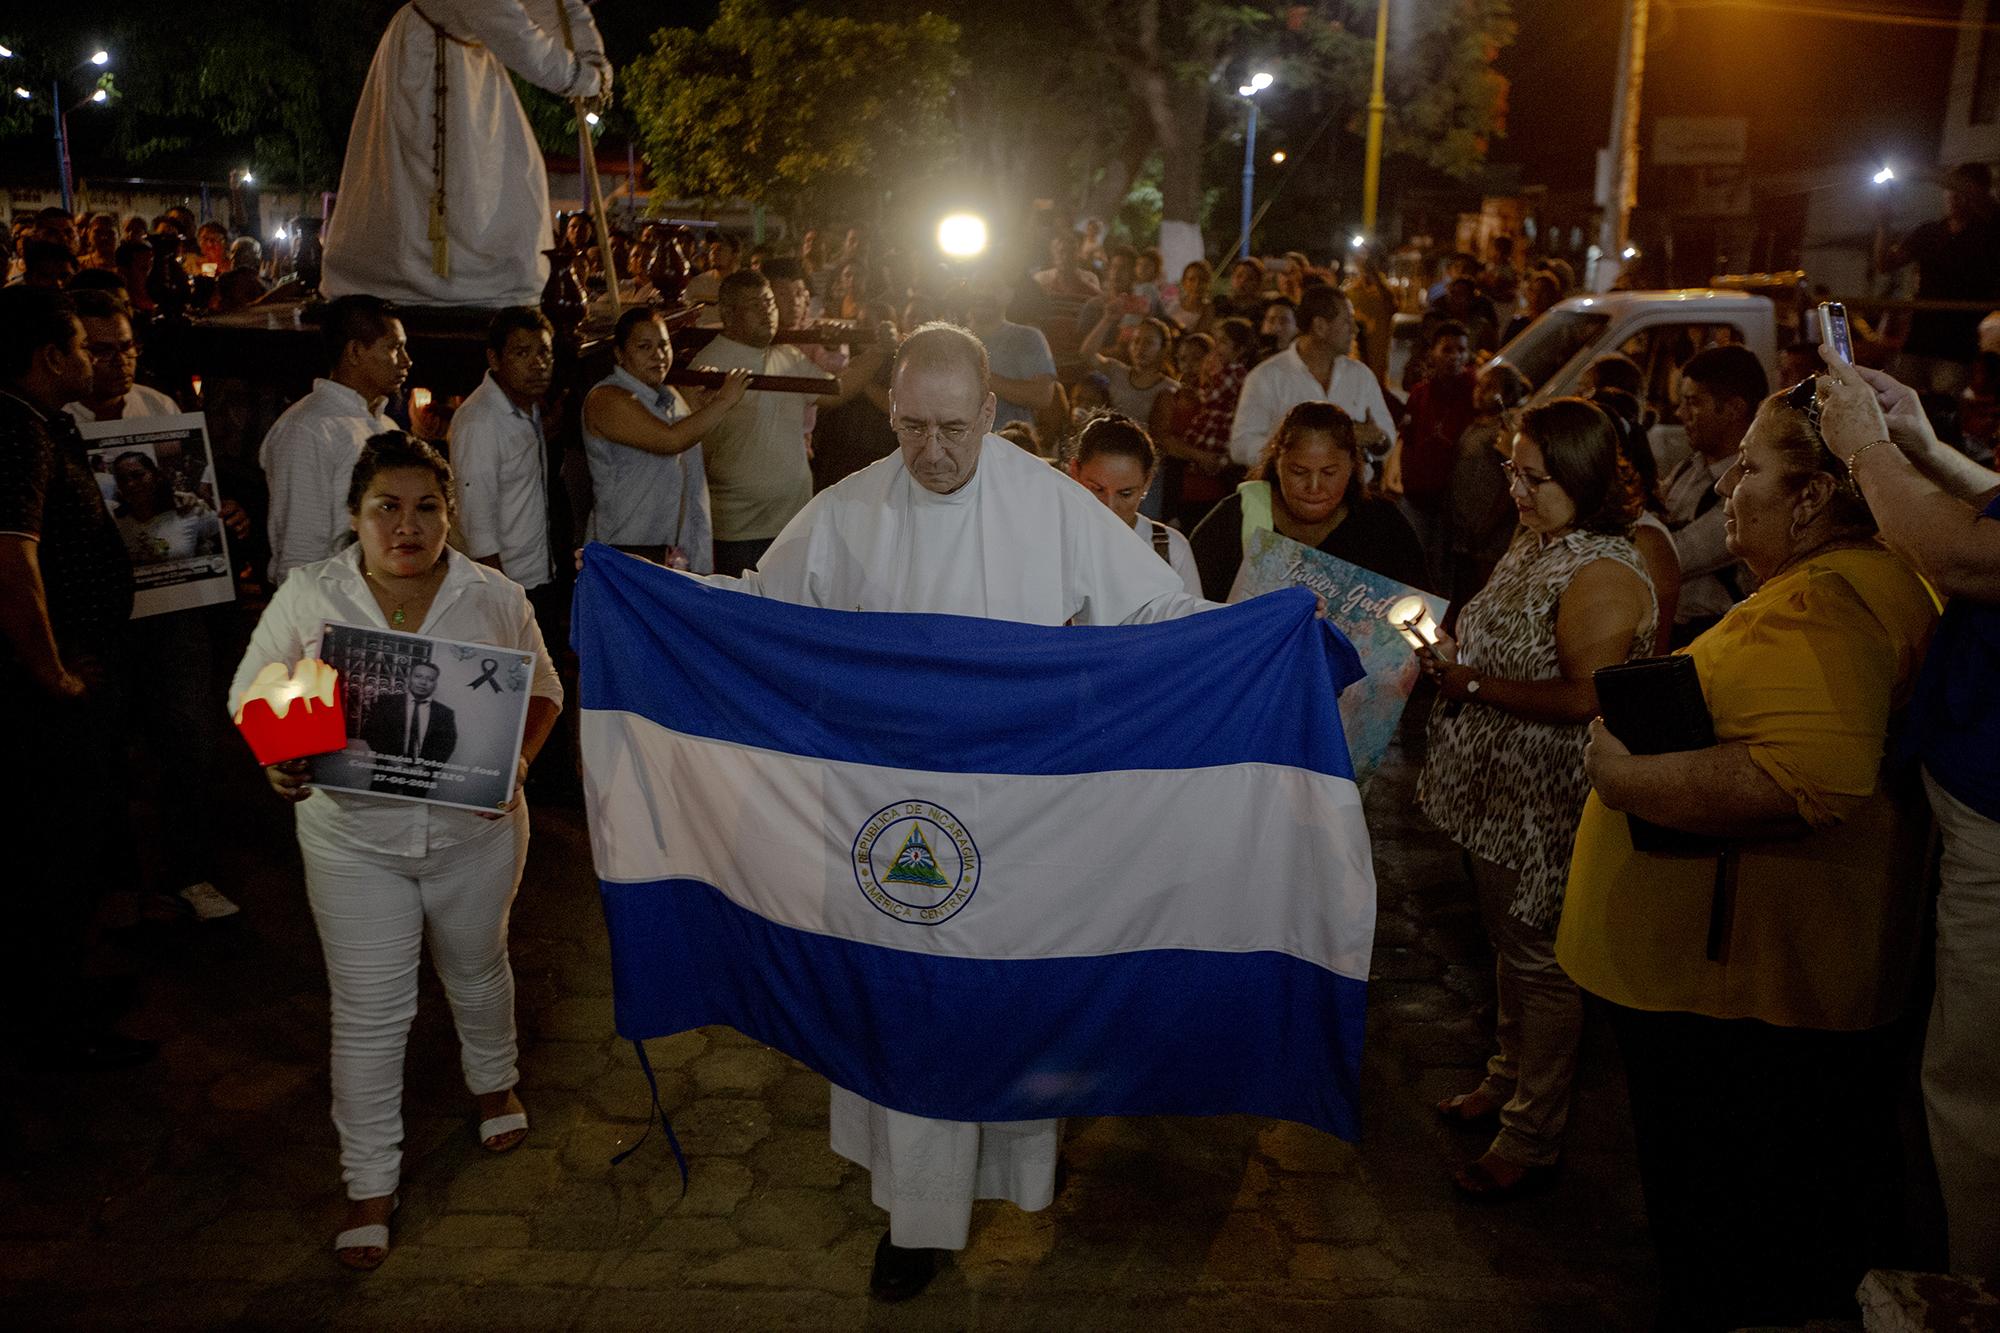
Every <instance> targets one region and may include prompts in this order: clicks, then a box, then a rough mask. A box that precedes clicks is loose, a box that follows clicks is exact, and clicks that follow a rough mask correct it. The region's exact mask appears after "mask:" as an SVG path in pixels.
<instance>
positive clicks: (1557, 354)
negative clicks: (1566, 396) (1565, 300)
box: [1500, 310, 1611, 389]
mask: <svg viewBox="0 0 2000 1333" xmlns="http://www.w3.org/2000/svg"><path fill="white" fill-rule="evenodd" d="M1610 322H1611V316H1609V315H1605V314H1599V313H1598V312H1596V311H1592V310H1551V311H1549V312H1548V313H1547V314H1546V315H1543V316H1542V317H1541V318H1540V319H1538V320H1536V321H1535V322H1534V323H1532V324H1530V325H1529V326H1528V327H1527V328H1525V329H1523V330H1522V331H1521V333H1520V335H1519V336H1518V337H1516V338H1515V339H1514V341H1512V342H1510V343H1508V344H1507V345H1506V346H1505V347H1503V348H1501V349H1500V359H1501V360H1502V361H1505V362H1506V363H1507V364H1508V365H1510V366H1512V367H1514V369H1516V370H1518V371H1520V372H1521V373H1522V374H1523V375H1525V376H1527V378H1528V384H1529V386H1530V387H1532V388H1536V389H1539V388H1541V387H1542V386H1543V385H1544V384H1547V383H1548V382H1549V379H1550V377H1551V376H1553V375H1554V374H1555V373H1556V372H1557V371H1559V370H1561V369H1562V368H1563V367H1564V366H1566V365H1568V364H1569V362H1570V358H1571V357H1573V356H1575V355H1576V354H1577V353H1578V352H1581V351H1582V350H1583V349H1584V348H1586V347H1588V346H1590V345H1591V344H1592V343H1594V342H1596V341H1597V339H1598V335H1600V334H1601V333H1603V332H1604V326H1605V325H1606V324H1609V323H1610Z"/></svg>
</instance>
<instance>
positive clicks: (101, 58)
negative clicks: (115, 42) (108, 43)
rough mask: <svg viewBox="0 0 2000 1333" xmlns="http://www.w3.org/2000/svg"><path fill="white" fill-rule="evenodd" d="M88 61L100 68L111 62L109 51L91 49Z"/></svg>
mask: <svg viewBox="0 0 2000 1333" xmlns="http://www.w3.org/2000/svg"><path fill="white" fill-rule="evenodd" d="M90 63H91V64H93V65H96V66H97V67H98V68H99V69H102V68H103V67H104V66H106V65H108V64H110V63H111V53H110V52H109V51H105V50H97V51H92V52H91V53H90Z"/></svg>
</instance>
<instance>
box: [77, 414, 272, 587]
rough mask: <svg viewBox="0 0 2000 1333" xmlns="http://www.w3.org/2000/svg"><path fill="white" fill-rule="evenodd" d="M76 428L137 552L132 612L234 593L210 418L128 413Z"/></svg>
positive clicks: (128, 547)
mask: <svg viewBox="0 0 2000 1333" xmlns="http://www.w3.org/2000/svg"><path fill="white" fill-rule="evenodd" d="M77 430H78V432H79V433H80V434H82V436H83V439H84V443H85V445H87V446H88V449H89V457H90V470H91V473H92V475H94V476H95V477H96V478H97V485H98V489H100V490H101V491H103V492H104V507H105V508H107V509H109V510H110V511H111V517H112V519H113V520H114V521H116V522H117V524H118V535H119V537H120V538H122V539H123V540H124V542H125V551H126V554H128V555H129V556H131V557H132V582H133V585H134V588H135V592H134V595H133V598H132V618H133V619H134V620H140V619H143V618H145V617H146V616H157V615H161V614H163V613H165V612H168V611H185V610H187V609H189V608H190V607H196V606H213V605H214V604H215V603H217V602H228V601H234V600H235V598H236V580H235V579H233V578H232V577H230V573H229V542H228V538H227V536H226V535H225V534H224V532H223V530H222V497H221V496H220V495H219V494H217V492H216V488H215V460H214V459H213V458H212V457H211V456H210V454H209V449H208V418H206V417H205V416H203V415H202V414H201V413H199V412H188V413H184V414H182V415H180V416H164V417H126V418H124V419H122V420H118V421H86V422H83V423H82V424H80V425H79V426H78V427H77Z"/></svg>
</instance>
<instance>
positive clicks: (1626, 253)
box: [1619, 245, 1639, 263]
mask: <svg viewBox="0 0 2000 1333" xmlns="http://www.w3.org/2000/svg"><path fill="white" fill-rule="evenodd" d="M1619 254H1620V255H1621V256H1622V257H1623V258H1624V259H1625V260H1626V262H1628V263H1629V262H1630V261H1632V260H1634V259H1637V258H1638V257H1639V247H1638V246H1636V245H1628V246H1626V247H1625V248H1624V249H1623V250H1621V251H1619Z"/></svg>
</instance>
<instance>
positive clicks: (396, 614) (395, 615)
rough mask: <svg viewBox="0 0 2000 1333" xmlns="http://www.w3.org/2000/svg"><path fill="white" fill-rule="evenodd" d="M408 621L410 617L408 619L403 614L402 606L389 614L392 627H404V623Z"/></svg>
mask: <svg viewBox="0 0 2000 1333" xmlns="http://www.w3.org/2000/svg"><path fill="white" fill-rule="evenodd" d="M406 619H408V617H406V616H405V615H404V614H403V608H402V607H400V606H399V607H397V608H396V609H395V610H394V611H391V612H390V613H389V623H390V624H391V625H395V626H396V627H398V628H401V627H402V624H403V621H404V620H406Z"/></svg>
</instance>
